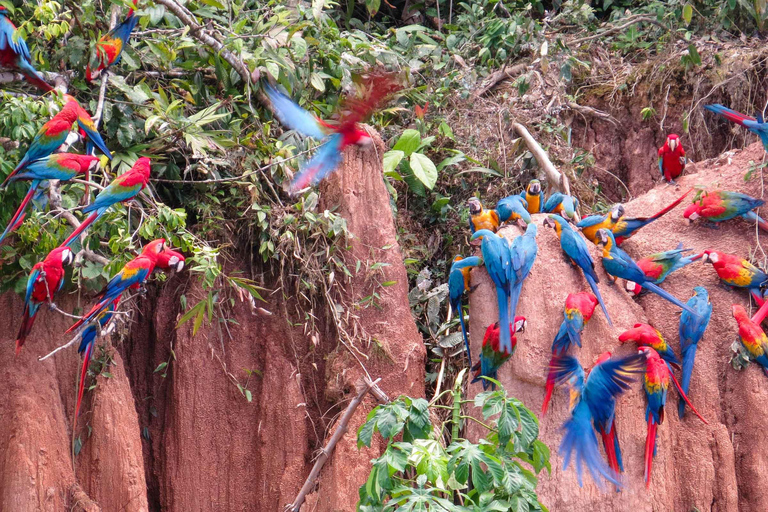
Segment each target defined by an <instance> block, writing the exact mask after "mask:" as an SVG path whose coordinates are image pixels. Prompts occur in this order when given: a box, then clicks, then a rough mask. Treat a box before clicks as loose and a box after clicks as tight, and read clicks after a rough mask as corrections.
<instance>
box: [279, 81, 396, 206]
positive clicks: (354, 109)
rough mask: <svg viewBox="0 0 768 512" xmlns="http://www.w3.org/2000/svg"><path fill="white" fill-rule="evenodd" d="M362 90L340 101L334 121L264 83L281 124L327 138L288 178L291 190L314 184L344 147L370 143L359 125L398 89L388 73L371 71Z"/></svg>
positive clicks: (336, 162)
mask: <svg viewBox="0 0 768 512" xmlns="http://www.w3.org/2000/svg"><path fill="white" fill-rule="evenodd" d="M362 85H363V88H364V93H363V94H361V95H359V96H358V97H356V98H351V97H347V99H346V101H345V102H344V103H343V105H342V116H341V119H340V121H339V123H338V124H337V125H331V124H328V123H326V122H325V121H321V120H320V119H318V118H317V117H315V116H314V115H312V114H310V113H309V112H307V111H306V110H304V109H303V108H301V107H300V106H299V105H297V104H296V103H294V102H293V101H292V100H291V99H290V98H289V97H288V96H286V95H285V94H283V93H282V92H280V91H278V90H277V89H275V88H274V87H272V86H271V85H270V84H269V83H266V82H265V83H264V92H265V93H266V94H267V96H268V97H269V100H270V101H271V102H272V108H273V111H274V113H275V116H276V117H277V118H278V119H279V120H280V122H281V123H282V124H284V125H285V126H287V127H288V128H290V129H291V130H296V131H297V132H299V133H300V134H302V135H304V136H305V137H312V138H313V139H317V140H326V139H327V140H326V142H325V143H324V144H323V145H322V146H320V149H318V150H317V152H316V153H315V156H314V158H312V160H310V162H309V163H308V164H306V165H305V166H304V168H303V169H302V170H301V172H299V174H298V175H297V176H296V177H295V178H294V179H293V182H291V186H290V190H291V193H294V194H295V193H297V192H298V191H299V190H301V189H303V188H305V187H307V186H309V185H310V184H312V185H316V184H318V183H319V182H320V181H322V180H323V179H324V178H325V177H326V176H328V174H330V173H331V172H332V171H333V170H334V169H336V167H338V165H339V164H340V163H341V161H342V159H343V158H344V148H346V147H347V146H351V145H353V144H356V145H358V146H363V147H366V146H369V145H371V144H372V143H373V139H371V136H370V135H368V133H367V132H366V131H365V130H362V129H361V128H359V127H358V123H360V122H362V121H363V120H364V119H365V118H367V117H368V116H369V115H371V113H373V112H374V111H375V110H376V109H377V108H378V107H379V105H381V104H382V103H383V101H384V100H385V99H386V98H387V97H388V96H389V95H391V94H393V93H395V92H396V91H398V90H399V89H400V85H399V84H398V83H397V82H396V81H395V75H394V74H391V73H374V74H371V75H369V76H366V77H364V78H363V80H362Z"/></svg>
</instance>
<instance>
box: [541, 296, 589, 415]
mask: <svg viewBox="0 0 768 512" xmlns="http://www.w3.org/2000/svg"><path fill="white" fill-rule="evenodd" d="M596 306H597V298H596V297H595V296H594V295H592V294H591V293H589V292H579V293H569V294H568V296H567V297H566V298H565V310H564V311H563V317H564V318H563V321H562V323H561V324H560V329H559V330H558V331H557V334H556V335H555V339H554V340H553V341H552V360H551V361H550V363H549V365H550V370H549V372H548V373H547V384H546V388H545V393H544V402H543V403H542V404H541V415H542V416H544V415H545V414H547V409H548V408H549V401H550V400H551V399H552V392H553V391H554V390H555V372H554V371H552V369H551V367H552V365H553V364H554V362H555V358H557V357H558V356H561V355H564V354H567V353H569V352H570V350H571V347H573V345H574V344H575V345H578V346H579V348H581V332H582V331H583V330H584V328H585V327H586V326H587V322H589V320H590V319H591V318H592V315H593V314H594V312H595V307H596Z"/></svg>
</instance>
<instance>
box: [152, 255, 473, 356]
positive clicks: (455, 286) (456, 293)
mask: <svg viewBox="0 0 768 512" xmlns="http://www.w3.org/2000/svg"><path fill="white" fill-rule="evenodd" d="M166 252H167V251H166ZM482 264H483V260H482V259H480V258H478V257H477V256H469V257H467V258H462V257H461V256H456V258H455V259H454V260H453V264H452V265H451V270H450V271H449V272H448V297H449V300H450V304H451V309H452V310H453V312H454V314H456V315H458V316H459V323H460V324H461V334H462V335H463V336H464V346H465V347H466V348H467V360H468V361H469V366H470V368H471V367H472V354H471V351H470V350H469V338H468V337H467V327H466V326H465V325H464V312H463V311H462V309H461V296H462V295H463V294H464V292H465V291H467V292H468V291H469V290H470V285H469V282H470V281H469V274H470V271H471V270H472V267H477V266H479V265H482Z"/></svg>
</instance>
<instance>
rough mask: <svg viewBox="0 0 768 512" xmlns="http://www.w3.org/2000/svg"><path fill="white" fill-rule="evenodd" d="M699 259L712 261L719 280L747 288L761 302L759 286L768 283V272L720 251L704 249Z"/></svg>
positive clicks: (761, 295) (761, 296)
mask: <svg viewBox="0 0 768 512" xmlns="http://www.w3.org/2000/svg"><path fill="white" fill-rule="evenodd" d="M701 261H704V262H707V261H708V262H710V263H712V266H713V267H714V268H715V271H716V272H717V275H718V276H719V277H720V280H721V281H723V282H724V283H726V284H728V285H731V286H733V287H736V288H747V289H748V290H749V292H750V293H751V294H752V296H753V297H754V298H755V300H757V301H758V303H759V304H762V303H763V294H762V292H761V291H760V288H761V287H763V286H765V285H766V284H768V274H766V273H765V272H763V271H762V270H760V269H759V268H757V267H756V266H754V265H753V264H751V263H750V262H748V261H747V260H745V259H744V258H741V257H739V256H736V255H734V254H726V253H724V252H720V251H713V250H706V251H704V254H703V256H702V257H701ZM761 309H762V308H761Z"/></svg>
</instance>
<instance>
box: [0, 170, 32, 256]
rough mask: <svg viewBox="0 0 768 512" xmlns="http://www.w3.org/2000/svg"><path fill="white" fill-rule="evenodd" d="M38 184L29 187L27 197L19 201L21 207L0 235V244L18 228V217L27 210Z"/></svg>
mask: <svg viewBox="0 0 768 512" xmlns="http://www.w3.org/2000/svg"><path fill="white" fill-rule="evenodd" d="M36 183H38V182H35V183H33V184H32V186H30V187H29V192H27V195H26V196H24V199H23V200H22V201H21V205H19V209H18V210H16V213H14V214H13V217H12V218H11V221H10V222H9V223H8V226H7V227H6V228H5V231H3V234H2V235H0V244H1V243H3V240H5V237H6V236H8V234H9V233H11V232H12V231H13V230H14V229H16V228H17V227H18V224H20V223H19V217H21V215H22V214H23V213H24V210H25V209H26V208H27V205H28V204H29V201H31V200H32V197H33V196H34V195H35V190H37V184H36Z"/></svg>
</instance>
